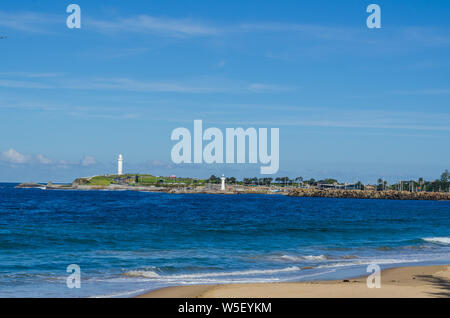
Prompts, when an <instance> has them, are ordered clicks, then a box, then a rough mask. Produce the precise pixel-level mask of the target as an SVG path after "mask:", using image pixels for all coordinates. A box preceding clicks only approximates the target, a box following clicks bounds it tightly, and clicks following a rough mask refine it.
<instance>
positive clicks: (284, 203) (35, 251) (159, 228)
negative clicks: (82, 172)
mask: <svg viewBox="0 0 450 318" xmlns="http://www.w3.org/2000/svg"><path fill="white" fill-rule="evenodd" d="M15 185H16V184H12V183H0V297H133V296H136V295H139V294H142V293H145V292H148V291H151V290H154V289H158V288H162V287H166V286H179V285H191V284H224V283H255V282H293V281H314V280H332V279H346V278H352V277H359V276H364V275H368V266H369V265H370V264H377V265H378V266H380V268H381V269H387V268H392V267H398V266H417V265H432V264H436V265H438V264H441V265H445V264H450V202H448V201H440V202H439V201H389V200H360V199H333V198H300V197H288V196H283V195H277V194H274V195H259V194H238V195H214V194H167V193H150V192H135V191H92V190H90V191H76V190H45V189H15V188H14V186H15ZM70 265H75V267H76V268H79V278H80V280H79V282H80V285H79V286H78V287H80V288H76V287H77V286H76V285H75V286H74V284H73V281H74V280H73V278H74V276H73V275H74V272H72V270H71V269H72V268H73V266H72V267H70ZM76 273H78V272H76ZM70 282H72V284H71V283H70ZM68 283H69V284H68ZM70 287H72V288H70Z"/></svg>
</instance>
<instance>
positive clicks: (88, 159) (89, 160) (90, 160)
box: [81, 156, 97, 167]
mask: <svg viewBox="0 0 450 318" xmlns="http://www.w3.org/2000/svg"><path fill="white" fill-rule="evenodd" d="M96 163H97V161H96V160H95V158H94V157H92V156H84V157H83V159H81V165H82V166H83V167H87V166H92V165H95V164H96Z"/></svg>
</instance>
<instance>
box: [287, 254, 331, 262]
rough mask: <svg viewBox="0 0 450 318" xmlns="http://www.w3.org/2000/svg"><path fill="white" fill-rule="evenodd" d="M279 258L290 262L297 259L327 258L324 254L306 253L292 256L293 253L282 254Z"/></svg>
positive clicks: (318, 259) (313, 259) (319, 259)
mask: <svg viewBox="0 0 450 318" xmlns="http://www.w3.org/2000/svg"><path fill="white" fill-rule="evenodd" d="M280 258H281V259H283V260H286V261H291V262H298V261H305V260H306V261H324V260H326V259H327V257H326V256H325V255H306V256H293V255H282V256H280Z"/></svg>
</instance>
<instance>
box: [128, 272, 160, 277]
mask: <svg viewBox="0 0 450 318" xmlns="http://www.w3.org/2000/svg"><path fill="white" fill-rule="evenodd" d="M123 275H124V276H130V277H144V278H158V277H160V276H159V274H157V273H155V272H154V271H129V272H126V273H124V274H123Z"/></svg>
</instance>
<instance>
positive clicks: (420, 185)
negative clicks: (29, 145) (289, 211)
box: [16, 171, 450, 201]
mask: <svg viewBox="0 0 450 318" xmlns="http://www.w3.org/2000/svg"><path fill="white" fill-rule="evenodd" d="M223 179H224V181H225V183H224V184H223V185H222V186H221V181H222V178H218V177H216V176H214V175H212V176H211V177H210V178H209V179H197V178H179V177H176V176H169V177H161V176H153V175H150V174H116V175H103V176H93V177H87V178H78V179H76V180H74V181H73V182H72V183H71V184H53V183H51V182H49V183H48V184H39V183H22V184H19V185H18V186H16V188H41V189H45V190H111V191H118V190H122V191H123V190H129V191H142V192H166V193H175V194H177V193H178V194H182V193H207V194H278V195H288V196H293V197H320V198H352V199H386V200H434V201H438V200H439V201H441V200H446V201H448V200H450V192H449V191H448V186H449V182H448V171H446V172H444V173H443V175H442V177H441V180H435V181H433V182H428V181H424V180H418V181H400V182H399V183H396V184H392V185H387V183H386V182H383V181H382V180H381V179H380V180H378V183H377V184H375V185H363V184H362V183H360V182H358V183H356V184H346V183H344V184H342V183H338V182H337V180H334V179H326V180H319V181H315V180H314V179H311V180H308V181H304V180H303V179H302V178H301V177H298V178H295V179H292V180H291V179H289V178H288V177H285V178H276V179H272V178H262V179H258V178H244V179H243V180H241V181H239V180H237V179H236V178H233V177H232V178H224V177H223ZM443 189H445V190H446V191H443Z"/></svg>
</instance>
